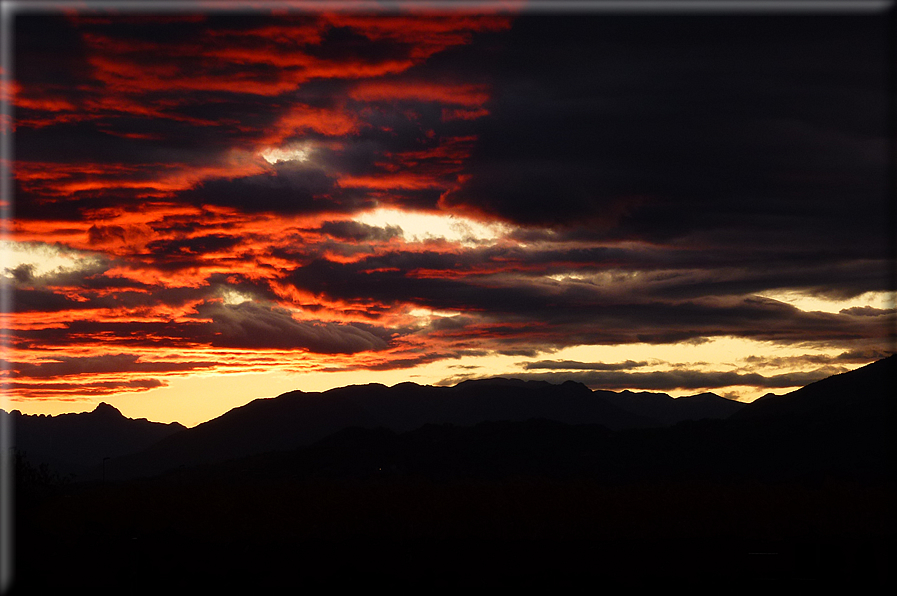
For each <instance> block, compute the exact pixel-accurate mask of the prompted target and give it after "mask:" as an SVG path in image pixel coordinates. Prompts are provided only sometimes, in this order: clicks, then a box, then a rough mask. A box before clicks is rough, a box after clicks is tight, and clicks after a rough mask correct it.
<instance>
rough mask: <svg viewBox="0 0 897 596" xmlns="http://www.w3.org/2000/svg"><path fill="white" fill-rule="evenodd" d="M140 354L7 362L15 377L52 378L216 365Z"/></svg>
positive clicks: (184, 369)
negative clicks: (152, 358) (147, 359)
mask: <svg viewBox="0 0 897 596" xmlns="http://www.w3.org/2000/svg"><path fill="white" fill-rule="evenodd" d="M139 360H140V356H138V355H136V354H108V355H104V356H52V357H51V358H49V359H48V361H47V362H40V363H36V364H35V363H29V362H5V363H4V365H5V366H4V368H5V369H8V370H11V371H12V375H13V377H16V378H30V379H49V378H54V377H65V376H71V375H84V374H107V373H120V372H181V371H189V370H196V369H203V368H210V367H212V366H215V363H214V362H203V361H195V362H168V361H161V362H159V361H154V362H140V361H139Z"/></svg>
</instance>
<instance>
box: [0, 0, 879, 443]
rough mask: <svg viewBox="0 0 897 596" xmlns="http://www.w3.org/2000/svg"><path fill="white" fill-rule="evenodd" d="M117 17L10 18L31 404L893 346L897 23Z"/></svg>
mask: <svg viewBox="0 0 897 596" xmlns="http://www.w3.org/2000/svg"><path fill="white" fill-rule="evenodd" d="M845 4H846V3H845ZM673 5H674V6H675V5H676V3H675V2H674V3H673ZM111 6H114V7H113V8H108V7H107V8H103V5H101V4H98V3H94V4H91V3H79V4H71V5H68V6H65V7H64V8H65V10H63V9H61V8H59V7H58V6H57V7H53V6H50V7H47V6H44V7H43V8H41V9H33V10H26V9H27V7H26V6H25V5H24V4H23V5H19V6H18V7H17V9H16V10H12V9H9V10H6V11H5V12H4V20H5V21H6V24H5V27H6V28H7V29H6V30H5V31H4V33H6V32H7V31H8V32H10V33H11V35H10V36H9V38H8V39H4V42H5V43H9V44H10V45H9V46H8V47H7V48H5V50H4V51H5V60H4V63H3V66H2V69H3V70H2V72H0V76H2V77H3V80H4V85H3V93H4V99H5V100H6V101H8V102H10V105H8V106H7V108H8V109H7V111H6V113H5V117H4V119H3V122H2V124H3V127H4V132H5V133H6V134H12V141H11V143H10V145H9V146H8V149H10V150H11V153H10V152H7V155H6V156H5V159H6V162H5V163H6V165H10V160H11V159H12V160H13V161H12V164H11V166H12V168H11V169H12V175H11V178H10V179H9V181H8V182H9V187H10V188H11V189H12V191H13V196H12V200H10V197H9V196H7V195H4V198H3V199H4V202H5V207H6V208H11V209H12V211H11V213H9V217H7V218H6V219H5V220H4V221H3V225H4V237H3V239H2V254H3V262H2V263H0V275H2V276H3V280H4V283H5V284H6V292H7V297H8V298H10V299H11V301H10V300H7V301H5V303H6V309H5V310H6V312H4V314H3V315H2V316H3V334H4V341H5V348H4V354H3V358H4V367H3V371H2V375H3V376H2V378H3V382H4V383H5V388H6V390H5V392H4V393H5V395H4V402H3V404H2V407H3V408H4V409H6V410H10V409H18V410H20V411H22V412H23V413H48V414H57V413H61V412H80V411H87V410H92V409H93V408H94V407H95V406H96V404H97V403H99V402H100V401H105V402H107V403H110V404H112V405H114V406H115V407H117V408H118V409H120V410H121V411H122V412H123V413H124V414H125V415H127V416H130V417H144V418H148V419H150V420H157V421H163V422H169V421H173V420H177V421H179V422H181V423H183V424H186V425H188V426H192V425H195V424H198V423H200V422H202V421H205V420H208V419H210V418H212V417H214V416H218V415H220V414H222V413H224V412H225V411H227V410H229V409H231V408H233V407H235V406H239V405H242V404H244V403H246V402H248V401H250V400H252V399H255V398H259V397H272V396H275V395H278V394H280V393H283V392H285V391H289V390H293V389H302V390H305V391H321V390H325V389H329V388H332V387H337V386H342V385H348V384H359V383H369V382H378V383H383V384H386V385H393V384H396V383H399V382H403V381H413V382H416V383H420V384H443V385H452V384H455V383H457V382H460V381H462V380H465V379H474V378H482V377H490V376H506V377H517V378H521V379H541V380H548V381H552V382H562V381H564V380H568V379H572V380H576V381H581V382H583V383H585V384H587V385H588V386H589V387H591V388H593V389H611V390H614V391H619V390H623V389H631V390H634V391H663V392H667V393H669V394H671V395H675V396H680V395H691V394H695V393H700V392H703V391H713V392H715V393H717V394H719V395H724V396H727V397H732V398H738V399H741V400H745V401H748V400H751V399H754V398H756V397H758V396H760V395H763V394H765V393H768V392H775V393H783V392H787V391H790V390H792V389H794V388H797V387H800V386H802V385H805V384H807V383H809V382H812V381H815V380H818V379H820V378H823V377H826V376H829V375H831V374H836V373H839V372H844V371H847V370H851V369H854V368H857V367H859V366H862V365H865V364H868V363H870V362H873V361H875V360H878V359H879V358H881V357H884V356H886V355H887V354H890V353H892V352H893V351H894V330H895V308H894V303H893V293H892V292H890V291H889V290H890V289H891V288H892V285H893V277H892V276H893V266H892V265H893V260H892V254H893V253H892V251H893V245H894V236H893V233H894V232H893V230H894V224H895V219H894V218H895V215H894V213H895V212H894V206H893V202H892V201H891V200H890V199H889V196H890V194H889V193H891V192H892V191H893V188H892V185H893V180H892V179H889V169H888V166H889V163H890V165H891V166H893V162H892V161H891V160H892V158H893V155H891V154H890V150H891V149H892V147H891V146H890V145H889V143H890V142H891V141H890V140H889V131H893V121H892V119H891V116H892V115H891V114H889V110H890V109H891V103H890V102H892V101H893V97H891V96H890V95H889V93H890V91H891V90H892V89H893V88H892V87H889V83H888V77H889V76H893V70H890V71H889V61H888V56H889V52H890V51H892V50H893V47H894V46H893V42H892V40H890V39H889V38H888V36H889V33H890V35H893V32H892V31H890V29H889V27H890V26H891V25H892V24H893V20H892V17H891V15H889V13H888V11H887V10H886V8H887V6H888V5H887V3H873V2H866V3H864V2H858V3H855V4H854V7H855V8H853V9H852V10H853V12H849V11H847V10H846V9H843V7H842V9H838V10H829V11H817V12H814V11H810V10H804V9H800V10H797V9H794V10H790V11H782V10H780V11H776V12H762V11H761V12H758V11H750V10H747V11H742V12H739V11H732V10H713V9H712V7H713V5H708V6H709V7H710V9H708V10H706V11H700V12H695V11H693V12H686V11H680V10H672V9H670V10H667V11H665V12H657V11H653V12H652V11H647V10H641V11H629V12H628V13H620V12H611V11H610V10H605V9H604V8H602V3H600V2H593V3H584V4H583V5H581V6H580V7H579V8H576V9H569V10H564V11H555V12H552V11H549V10H547V9H546V7H545V5H544V4H542V5H538V4H536V5H531V6H527V5H525V4H519V3H507V2H506V3H502V4H486V5H484V6H480V7H471V5H464V6H466V7H467V9H466V10H462V9H449V8H447V7H446V5H442V7H443V9H442V12H433V11H426V12H424V11H422V10H420V9H418V10H416V11H411V10H400V9H396V7H395V6H393V9H392V10H376V9H374V8H372V6H373V5H370V4H353V5H347V4H341V5H337V6H331V7H329V9H328V12H323V11H321V10H314V9H312V8H309V6H308V5H303V6H302V7H301V10H300V9H296V8H295V7H291V5H290V4H288V3H283V4H282V5H277V4H276V3H268V4H263V3H262V4H257V5H256V6H255V7H254V8H251V9H250V8H244V9H243V10H241V11H240V12H234V11H232V10H230V11H224V10H221V6H222V5H221V4H214V3H181V4H180V5H179V6H180V8H179V9H177V10H175V9H174V8H173V5H172V4H170V3H169V4H166V5H165V6H168V7H169V8H170V10H168V11H167V12H163V11H162V10H160V9H156V10H150V9H148V8H147V5H146V4H133V3H132V4H128V3H116V4H114V5H111ZM78 7H80V8H78ZM91 7H93V9H91ZM891 10H893V9H891ZM889 44H892V45H890V46H889ZM889 48H890V49H889ZM10 302H11V304H12V308H11V309H10V307H9V306H10Z"/></svg>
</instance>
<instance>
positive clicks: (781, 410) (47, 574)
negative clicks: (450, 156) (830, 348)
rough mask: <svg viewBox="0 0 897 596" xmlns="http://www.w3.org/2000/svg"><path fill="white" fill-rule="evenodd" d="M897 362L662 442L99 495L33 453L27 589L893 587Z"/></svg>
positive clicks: (568, 443)
mask: <svg viewBox="0 0 897 596" xmlns="http://www.w3.org/2000/svg"><path fill="white" fill-rule="evenodd" d="M894 368H895V358H894V357H891V358H888V359H886V360H883V361H880V362H878V363H875V364H872V365H870V366H867V367H864V368H863V369H859V370H857V371H854V372H852V373H847V374H844V375H838V376H836V377H831V378H829V379H825V380H823V381H820V382H818V383H814V384H812V385H808V386H807V387H805V388H803V389H801V390H799V391H797V392H794V393H791V394H788V395H785V396H778V397H776V396H771V397H770V398H764V399H763V400H760V401H759V402H755V403H754V404H751V405H749V406H747V407H745V408H742V409H741V410H740V411H738V412H737V413H736V414H734V415H731V416H729V417H728V418H727V419H707V420H697V421H695V420H686V421H683V422H679V423H677V424H674V425H671V426H653V427H641V428H626V429H617V430H612V429H608V428H607V427H606V426H603V425H599V424H579V425H577V424H567V423H564V422H559V421H556V420H554V421H552V420H545V419H531V420H524V421H491V422H481V423H479V424H475V425H470V426H463V425H454V424H427V425H424V426H422V427H419V428H417V429H416V430H411V431H395V430H388V429H384V428H359V427H353V428H347V429H344V430H343V431H340V432H337V433H335V434H332V435H330V436H328V437H326V438H324V439H322V440H319V441H317V442H315V443H313V444H310V445H306V446H303V447H300V448H298V449H291V450H282V451H273V452H266V453H258V454H256V455H252V456H247V457H238V458H233V459H230V460H228V461H224V462H214V463H206V464H201V465H193V466H187V465H182V466H179V467H176V468H172V469H168V470H167V471H166V472H164V473H162V474H158V475H153V476H147V477H143V478H132V479H110V478H107V479H106V481H105V482H104V481H102V480H91V481H82V482H73V481H66V479H65V478H63V477H60V476H58V475H54V474H53V471H52V470H51V469H50V468H48V467H44V468H41V467H39V466H36V465H34V464H33V463H31V462H29V461H27V460H26V459H25V458H21V459H20V461H19V468H18V475H19V482H18V484H17V516H16V520H17V528H16V530H17V532H16V535H17V551H16V560H17V575H16V579H15V583H14V586H15V589H16V590H17V591H18V592H19V593H48V592H49V591H50V590H59V589H67V588H72V587H84V588H87V589H90V590H91V592H92V593H96V592H104V591H107V592H116V593H134V592H146V593H188V592H193V593H195V592H196V591H197V590H210V589H216V590H228V591H232V590H234V589H240V590H252V591H258V590H264V591H269V590H273V589H278V588H284V587H285V588H288V589H290V590H292V591H299V590H316V591H318V590H325V589H327V590H332V589H333V588H338V587H349V588H374V587H380V586H384V587H390V588H395V589H401V590H403V591H404V590H408V591H410V590H415V591H420V590H426V591H434V590H435V591H441V590H446V591H447V590H456V589H459V588H462V589H463V588H483V587H485V588H489V587H491V588H505V589H507V588H512V589H513V588H524V587H526V588H561V589H564V588H574V589H578V588H579V589H581V588H582V587H583V586H585V587H586V588H587V589H589V590H601V589H604V588H615V587H630V586H632V587H638V586H647V587H664V588H669V587H672V586H676V585H684V586H688V587H692V586H700V587H705V586H706V587H711V588H714V589H721V588H722V589H725V588H731V587H735V586H739V587H740V586H753V587H760V588H763V587H766V588H768V587H773V586H779V585H782V586H786V587H790V588H794V587H803V586H807V587H813V588H820V587H823V586H827V585H837V586H840V587H846V588H851V589H857V588H860V589H869V588H873V589H880V588H883V587H885V588H886V587H893V585H894V584H895V567H897V542H895V537H897V518H895V503H897V482H895V474H894V466H893V463H894V459H893V450H894V443H893V436H894V435H893V433H892V432H891V429H892V428H893V424H892V422H893V407H892V403H893V402H892V398H891V393H892V391H891V389H892V388H893V379H894ZM181 432H189V431H181ZM166 440H170V439H166ZM583 582H585V583H583Z"/></svg>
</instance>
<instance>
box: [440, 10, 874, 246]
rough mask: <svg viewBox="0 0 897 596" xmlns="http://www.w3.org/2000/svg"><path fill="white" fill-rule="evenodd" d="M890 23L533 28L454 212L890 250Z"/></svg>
mask: <svg viewBox="0 0 897 596" xmlns="http://www.w3.org/2000/svg"><path fill="white" fill-rule="evenodd" d="M886 24H887V19H884V18H881V17H879V16H867V17H842V16H839V17H786V16H776V17H768V18H767V17H737V18H736V17H732V18H711V17H702V18H688V19H686V18H678V17H670V18H667V17H664V18H663V19H632V18H613V17H609V16H607V15H601V16H594V17H587V16H583V15H579V16H577V17H576V18H573V17H551V16H545V15H539V16H538V18H537V17H526V16H524V17H521V18H519V19H518V20H517V21H515V24H514V28H513V29H512V31H511V33H510V35H509V42H508V43H509V47H508V48H507V52H506V53H505V54H503V61H501V62H499V65H500V66H501V68H500V72H501V73H502V74H501V75H499V76H501V77H502V79H503V80H502V83H501V84H499V85H496V92H495V93H494V94H493V96H492V98H491V100H490V101H489V102H488V104H487V107H488V108H489V110H490V116H489V117H488V118H485V119H483V121H482V123H481V126H480V127H479V129H478V130H479V134H480V137H479V141H478V143H477V145H476V148H475V151H474V154H473V156H472V158H471V162H470V163H471V166H470V173H471V174H472V177H471V178H470V179H469V180H468V181H467V182H466V183H465V184H464V185H463V186H462V187H461V188H460V189H459V190H457V191H456V192H452V193H449V195H448V196H447V199H446V204H447V205H453V206H459V207H463V206H469V207H470V208H472V209H474V210H479V211H485V212H488V213H491V214H494V215H497V216H500V217H503V218H506V219H509V220H511V221H515V222H518V223H521V224H525V225H531V226H543V225H546V224H547V225H556V226H562V227H563V226H566V227H570V226H574V227H575V226H578V225H583V224H585V225H588V226H589V227H591V228H592V229H596V227H597V229H598V230H599V231H600V232H601V233H602V234H603V235H604V237H606V238H627V237H629V238H642V239H647V240H652V241H660V242H666V241H668V240H671V239H674V238H683V237H688V236H689V235H693V234H698V233H702V234H712V235H713V239H714V242H713V244H714V245H717V246H720V247H722V248H726V249H728V250H727V252H730V253H732V254H737V252H738V248H739V247H738V245H737V244H736V245H733V244H731V243H730V240H729V234H730V233H731V232H735V233H741V232H753V231H756V232H758V233H763V231H764V230H768V229H770V228H772V229H775V230H777V231H778V233H779V234H781V233H782V232H784V231H785V230H787V235H786V238H787V240H786V242H787V246H788V248H791V249H800V248H806V245H807V243H808V242H809V243H811V245H813V246H833V245H836V246H838V247H839V248H843V249H846V250H849V251H852V250H854V246H855V245H857V244H866V245H867V247H868V246H869V244H870V243H871V245H872V246H873V247H874V248H873V249H872V250H877V251H878V254H882V249H883V248H884V247H885V242H886V234H885V228H884V227H883V225H882V219H881V215H883V214H884V213H885V210H884V201H885V196H886V195H885V193H886V183H887V174H886V155H887V142H886V139H887V132H886V131H887V84H886V82H887V78H886V73H887V67H886V65H887V60H888V55H887V47H888V46H887V42H886V40H887V35H886V31H887V29H886ZM686 40H687V41H686ZM846 47H850V48H852V49H853V50H852V51H851V52H845V51H844V48H846ZM860 236H862V237H864V238H866V242H865V243H857V242H856V239H857V238H858V237H860ZM783 240H785V238H783Z"/></svg>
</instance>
